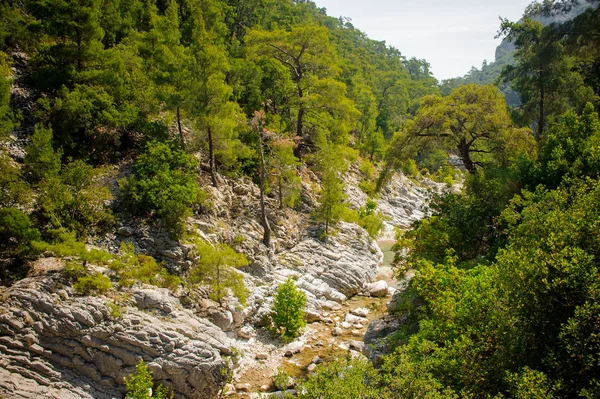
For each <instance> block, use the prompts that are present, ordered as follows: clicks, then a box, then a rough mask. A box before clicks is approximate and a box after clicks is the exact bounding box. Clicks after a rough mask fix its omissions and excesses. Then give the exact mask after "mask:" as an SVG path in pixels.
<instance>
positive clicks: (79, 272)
mask: <svg viewBox="0 0 600 399" xmlns="http://www.w3.org/2000/svg"><path fill="white" fill-rule="evenodd" d="M65 274H66V275H67V276H68V277H69V278H70V279H72V280H74V281H77V280H78V279H80V278H81V277H84V276H85V275H86V274H87V272H86V270H85V267H84V266H83V264H82V263H81V262H78V261H70V262H67V264H66V265H65Z"/></svg>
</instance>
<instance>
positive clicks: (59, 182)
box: [37, 160, 114, 237]
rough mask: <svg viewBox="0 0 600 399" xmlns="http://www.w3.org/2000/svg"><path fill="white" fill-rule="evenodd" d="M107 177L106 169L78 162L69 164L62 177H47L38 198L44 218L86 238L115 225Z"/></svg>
mask: <svg viewBox="0 0 600 399" xmlns="http://www.w3.org/2000/svg"><path fill="white" fill-rule="evenodd" d="M106 175H107V171H106V170H105V169H102V168H93V167H92V166H90V165H88V164H86V163H85V162H83V161H79V160H78V161H73V162H71V163H69V164H67V165H65V166H64V167H63V169H62V170H61V172H60V174H59V175H56V176H47V177H46V178H45V179H44V180H42V181H41V182H40V184H39V189H40V195H39V197H38V198H37V203H38V206H39V207H40V209H41V213H42V215H43V216H44V217H45V218H47V219H48V220H49V221H50V223H52V225H53V226H54V227H55V228H68V229H70V230H73V231H76V232H77V234H78V235H79V236H82V237H85V236H86V235H87V234H88V233H89V232H92V231H94V230H98V229H101V228H104V227H106V226H107V225H110V224H112V223H113V221H114V218H113V215H112V212H111V211H110V208H109V207H108V204H107V202H108V201H110V200H111V199H112V195H111V193H110V191H109V189H108V187H107V186H106V184H105V183H104V181H103V178H104V177H105V176H106Z"/></svg>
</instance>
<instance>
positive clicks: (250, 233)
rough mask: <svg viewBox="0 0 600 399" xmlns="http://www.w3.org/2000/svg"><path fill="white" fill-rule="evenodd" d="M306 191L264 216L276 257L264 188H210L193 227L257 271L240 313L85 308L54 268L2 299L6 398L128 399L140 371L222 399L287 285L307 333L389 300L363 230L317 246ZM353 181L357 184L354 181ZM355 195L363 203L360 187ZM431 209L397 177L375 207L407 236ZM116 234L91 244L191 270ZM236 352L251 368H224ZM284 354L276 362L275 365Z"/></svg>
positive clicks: (120, 298)
mask: <svg viewBox="0 0 600 399" xmlns="http://www.w3.org/2000/svg"><path fill="white" fill-rule="evenodd" d="M304 180H305V182H304V184H305V190H304V191H305V198H304V199H303V204H304V207H305V209H304V210H303V212H296V211H292V210H283V211H279V210H276V209H277V204H276V202H275V200H271V199H269V208H270V209H273V210H275V211H273V212H272V214H271V215H270V219H271V223H272V225H273V230H274V237H275V239H274V246H273V248H272V249H269V250H267V249H266V248H265V247H264V246H263V245H262V244H261V241H260V240H261V238H262V229H261V227H260V225H259V224H258V222H257V220H258V218H257V212H258V209H259V206H258V195H259V193H258V188H257V187H256V185H254V184H253V183H251V182H249V181H247V180H240V179H237V180H233V179H231V180H229V179H221V185H220V187H219V188H218V189H214V188H210V190H211V193H210V195H211V201H212V203H213V206H212V209H213V210H212V212H211V213H210V214H206V215H202V216H196V217H194V218H191V219H190V220H189V223H188V227H189V228H190V229H192V230H195V231H197V232H198V234H199V235H201V236H202V237H204V238H205V239H207V240H209V241H211V242H227V243H229V244H230V245H232V246H234V247H235V248H236V249H237V250H238V251H240V252H243V253H245V254H246V255H247V256H248V258H249V259H250V261H251V264H250V265H249V266H248V267H246V268H244V270H243V271H242V273H243V274H244V280H245V282H246V285H247V286H248V288H249V289H250V291H251V295H250V298H249V300H248V305H247V307H246V308H245V309H243V310H240V308H239V306H237V305H236V303H235V301H230V302H229V303H230V304H229V305H228V306H225V307H220V306H219V305H218V304H216V303H214V302H211V301H210V300H208V299H207V298H206V297H205V296H204V297H203V296H202V295H200V297H199V298H194V300H190V298H188V297H186V296H185V295H183V294H182V293H181V292H180V293H179V294H178V295H180V297H176V296H175V295H174V294H172V293H169V292H168V291H167V290H159V289H156V288H153V287H143V286H139V285H138V286H134V287H133V288H130V289H121V291H120V293H119V295H117V294H115V293H113V294H112V295H113V296H114V297H113V298H106V297H92V296H79V295H76V294H75V293H74V291H73V290H72V288H70V287H69V285H68V284H67V281H66V280H65V279H64V278H63V277H62V274H61V273H60V269H61V266H60V262H59V261H58V260H57V261H56V263H57V264H58V266H56V267H54V268H51V270H49V271H48V270H46V271H44V272H43V273H39V275H37V276H32V277H29V278H27V279H24V280H21V281H20V282H18V283H17V284H15V285H13V286H12V287H10V288H2V291H1V292H0V295H1V298H0V299H1V300H2V303H1V307H0V353H1V354H2V356H1V359H0V394H4V395H7V396H8V397H11V398H12V397H16V398H33V397H37V398H54V397H60V398H100V399H102V398H113V397H122V396H123V392H124V384H123V378H124V377H125V376H127V375H129V374H131V373H132V372H133V371H134V367H135V364H137V362H138V361H139V360H140V359H143V360H144V361H146V363H147V364H148V365H149V367H150V369H151V370H152V371H153V374H154V377H155V379H156V380H158V381H159V382H163V383H164V384H166V385H168V386H170V387H172V388H173V389H174V391H175V393H176V397H177V398H198V397H201V398H211V397H216V395H217V393H218V391H219V390H220V389H221V388H222V386H223V385H224V383H225V376H226V374H227V373H225V372H224V371H226V370H227V368H231V367H232V365H239V364H242V365H243V364H246V365H248V364H250V365H251V364H252V362H248V361H246V362H245V361H244V358H248V359H254V358H255V357H256V355H257V354H256V353H254V352H253V351H252V348H253V346H252V345H250V346H248V345H246V343H248V342H254V340H255V337H258V336H262V335H264V334H263V332H262V331H263V330H261V328H260V327H262V326H264V325H265V324H266V323H267V322H268V314H269V313H270V307H271V304H272V301H273V295H274V293H275V291H276V288H277V285H278V284H279V282H281V281H283V280H285V279H286V278H287V277H288V276H294V277H295V278H296V279H297V285H298V286H299V287H300V288H301V289H303V290H305V292H306V293H307V298H308V304H307V319H308V321H309V322H315V321H316V322H323V323H334V322H333V321H332V320H331V319H329V318H328V317H327V316H328V315H329V314H330V313H331V312H335V311H338V310H339V309H340V308H342V304H343V303H344V302H345V301H346V300H347V299H348V298H349V297H350V296H353V295H355V294H357V293H367V294H368V293H369V292H370V293H371V294H374V293H375V292H376V291H377V290H378V291H377V292H378V295H387V293H388V292H387V285H386V286H385V287H383V288H382V287H379V288H378V287H377V284H370V283H372V282H374V281H375V279H376V276H377V270H378V266H379V264H380V262H381V260H382V253H381V251H380V250H379V248H378V246H377V245H376V243H375V241H374V240H372V239H371V238H370V237H369V236H368V234H367V233H366V232H365V231H364V230H363V229H362V228H360V227H358V226H357V225H355V224H348V223H341V224H340V226H339V231H338V233H337V234H336V235H334V236H332V237H330V238H329V239H328V240H327V241H321V240H318V239H316V238H315V236H316V234H315V232H313V231H312V230H311V228H310V223H309V220H308V217H307V215H308V211H309V210H310V207H311V206H312V205H314V203H315V202H314V198H315V195H314V193H312V192H311V191H310V188H309V187H310V180H311V177H310V176H308V177H307V178H305V179H304ZM352 180H356V178H355V177H352V176H351V178H349V181H352ZM349 187H350V190H351V191H352V192H354V193H358V191H357V190H355V189H356V187H354V185H353V184H349ZM349 197H350V198H349V200H350V202H351V203H353V204H354V206H361V205H364V201H366V196H362V195H361V194H360V193H358V194H357V195H352V194H350V195H349ZM427 198H428V194H427V190H426V189H425V188H424V187H420V186H416V185H414V183H412V182H411V181H409V180H408V179H405V178H403V177H402V176H396V177H395V178H394V179H393V180H392V183H391V185H390V186H389V187H388V188H386V189H385V190H384V192H383V193H382V195H381V199H380V200H379V204H380V205H379V206H380V209H381V211H382V212H383V213H384V214H386V215H388V216H389V218H390V219H389V220H388V222H387V223H388V225H389V226H390V228H391V226H401V227H406V226H407V225H408V224H409V223H410V221H412V220H415V219H417V218H419V217H421V216H422V215H423V206H424V204H425V203H426V201H427ZM121 222H122V224H121V225H120V226H119V227H118V228H117V229H116V230H115V232H114V233H111V234H107V235H105V236H102V237H97V238H96V240H95V241H94V244H95V245H97V246H100V247H103V248H106V249H108V250H110V251H112V252H116V251H118V248H119V246H120V244H121V242H128V243H132V244H133V245H134V247H135V249H136V251H137V252H140V253H145V254H148V255H152V256H155V257H157V258H159V259H161V260H164V261H165V262H167V264H168V265H169V267H170V268H172V269H173V270H177V271H182V270H186V269H187V268H188V267H189V266H190V265H191V264H192V262H193V259H192V258H191V256H190V253H191V252H190V250H189V249H190V247H189V246H188V245H187V244H185V243H183V242H178V241H175V240H172V239H171V238H169V237H168V235H167V234H166V233H164V232H161V230H160V229H156V227H155V226H150V225H144V224H143V223H142V224H140V223H139V222H140V221H137V220H127V219H122V221H121ZM202 298H204V299H202ZM184 299H185V301H184ZM183 305H185V307H184V306H183ZM120 313H122V314H120ZM340 322H341V320H340ZM331 326H332V327H335V326H337V324H331ZM304 339H305V340H306V339H307V337H304ZM308 339H310V338H308ZM275 345H276V346H277V345H280V344H276V343H275ZM233 347H237V348H245V352H243V357H244V358H242V359H233V361H232V362H229V360H228V358H229V356H230V355H232V350H231V349H230V348H233ZM248 348H250V349H248ZM257 348H258V349H257V350H260V346H258V347H257ZM233 352H234V353H236V354H237V353H239V351H233ZM284 352H285V351H284V350H283V349H281V353H280V352H277V353H279V356H280V358H279V359H281V354H282V353H284ZM234 357H235V356H234ZM240 360H241V361H240ZM273 372H275V370H271V373H273Z"/></svg>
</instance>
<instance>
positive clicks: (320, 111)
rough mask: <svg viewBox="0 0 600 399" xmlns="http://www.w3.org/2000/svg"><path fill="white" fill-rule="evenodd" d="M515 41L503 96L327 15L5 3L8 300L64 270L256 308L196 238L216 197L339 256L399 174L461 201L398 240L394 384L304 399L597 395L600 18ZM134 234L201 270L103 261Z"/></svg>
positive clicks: (93, 279) (225, 6) (279, 7)
mask: <svg viewBox="0 0 600 399" xmlns="http://www.w3.org/2000/svg"><path fill="white" fill-rule="evenodd" d="M317 3H318V2H317ZM582 4H585V5H586V6H587V8H586V9H585V11H583V12H582V13H581V14H579V15H578V16H576V17H575V18H573V19H571V20H568V21H566V22H563V23H547V24H542V23H540V22H539V21H538V20H539V17H540V16H544V17H548V18H550V17H553V16H557V15H561V14H564V13H567V12H569V11H570V10H571V9H572V8H573V7H579V6H580V5H582ZM498 35H499V36H500V37H502V38H504V39H505V40H506V41H508V42H511V43H512V44H513V46H514V54H512V55H511V56H509V57H508V58H509V59H510V60H509V61H507V62H506V63H505V64H504V63H503V66H501V67H498V66H492V67H493V68H495V69H494V71H492V72H490V73H491V74H493V75H497V78H494V79H488V78H487V77H485V78H482V79H480V80H485V82H483V83H485V84H478V83H474V82H473V81H474V80H477V76H478V75H477V73H476V72H472V74H471V75H472V76H471V77H472V78H473V79H469V77H468V76H467V77H465V78H463V79H462V80H461V79H457V80H454V81H444V82H438V81H437V80H436V79H435V77H434V76H433V75H432V73H431V71H430V66H429V64H428V63H427V61H426V60H422V59H416V58H407V57H405V56H404V55H403V54H402V53H401V51H400V50H399V49H396V48H393V47H391V46H388V45H387V44H386V43H385V42H380V41H375V40H372V39H369V37H368V36H367V34H366V33H363V32H361V31H360V30H358V29H357V28H355V27H354V26H353V25H352V23H351V22H350V20H349V19H345V18H342V17H340V18H333V17H330V16H328V15H327V12H326V10H325V9H324V8H319V6H318V5H317V4H315V3H314V2H312V1H308V0H25V1H14V0H7V1H3V2H2V3H0V140H1V141H2V144H1V148H0V258H2V262H1V264H0V281H1V283H2V285H4V286H7V287H8V286H10V285H12V284H14V283H15V282H17V281H19V280H21V279H23V278H24V277H25V276H27V274H28V272H29V268H30V267H31V265H32V264H33V263H34V262H35V261H36V260H37V259H40V258H43V257H44V256H48V255H47V254H48V253H52V254H53V255H54V256H56V257H58V258H64V259H65V261H66V265H65V267H64V273H65V275H66V276H67V278H68V279H69V281H71V282H72V286H73V288H74V289H75V290H76V291H77V292H78V293H79V294H80V295H102V294H104V293H106V292H108V291H109V290H113V289H116V287H131V286H133V285H134V284H139V283H143V284H150V285H154V286H159V287H164V288H167V289H170V290H172V291H176V290H177V289H178V287H180V286H183V287H190V286H192V285H209V286H210V299H211V300H214V301H216V302H217V303H221V302H222V301H223V300H224V298H225V297H226V296H227V295H228V292H229V291H231V293H232V295H233V296H235V297H236V298H237V300H238V301H239V303H240V304H244V303H245V301H246V298H247V297H248V295H249V292H248V290H247V289H246V288H245V287H244V282H243V281H242V277H241V276H240V275H239V274H237V273H236V271H235V270H236V269H238V268H243V267H246V266H248V264H249V263H250V262H249V261H248V259H247V258H246V257H245V256H244V255H243V254H241V253H238V252H237V251H235V250H234V249H233V248H232V247H233V246H234V245H233V244H232V245H228V244H227V243H219V244H216V245H212V244H210V245H209V244H207V242H206V241H205V240H204V239H203V238H202V237H200V236H198V235H195V234H192V233H191V232H190V230H189V224H188V223H187V220H188V218H189V217H192V216H193V215H202V214H208V213H210V212H211V211H212V208H213V203H212V202H211V194H210V193H211V192H212V191H211V190H212V189H216V188H219V187H220V186H221V185H223V184H226V183H224V182H225V181H226V180H227V179H248V180H249V181H251V182H253V183H254V184H256V185H257V186H258V188H259V190H260V209H259V210H258V211H257V212H256V220H257V222H258V223H259V224H260V226H261V228H262V236H261V241H262V245H264V246H265V247H266V248H272V247H274V246H275V244H273V240H274V239H276V238H277V237H276V235H277V226H275V224H276V223H274V222H273V214H275V213H276V212H282V211H284V210H287V209H290V210H294V211H297V212H300V213H307V214H308V219H309V224H310V225H311V226H313V227H314V228H315V231H316V233H315V234H316V236H317V237H318V239H319V240H322V241H327V240H328V238H329V237H333V236H334V235H336V234H337V233H338V229H339V227H338V226H339V225H340V223H341V222H342V221H344V222H349V223H356V224H358V225H359V226H361V227H362V228H363V229H365V230H366V231H367V232H368V234H369V235H370V236H371V237H372V238H376V237H377V236H378V235H379V234H380V231H381V229H382V227H383V222H384V217H383V216H382V215H381V214H380V213H379V212H378V211H377V201H378V197H379V195H380V194H379V193H380V192H381V190H382V189H383V188H384V187H385V186H386V184H388V182H389V181H390V179H391V178H392V176H393V175H394V174H395V173H398V172H401V173H403V174H404V175H406V176H407V177H409V178H411V179H413V180H415V181H420V180H422V179H429V180H432V181H434V182H438V183H443V184H445V185H446V187H447V188H446V189H445V190H444V191H443V192H442V193H438V194H436V195H435V196H434V198H433V199H432V201H431V203H430V204H429V209H428V213H427V217H425V218H423V219H421V220H418V221H416V222H415V223H414V224H413V226H412V227H411V228H410V229H408V230H397V235H396V244H395V246H394V249H395V251H396V257H395V259H394V266H395V270H396V271H397V278H399V279H402V278H403V276H404V275H405V274H406V273H407V272H409V271H411V272H412V271H414V274H415V276H414V278H412V280H410V284H409V285H408V288H407V289H406V290H405V291H403V292H402V294H401V295H400V297H399V299H398V301H397V306H395V308H394V309H393V310H391V313H392V314H394V315H396V316H397V317H399V318H400V319H401V320H402V323H401V324H400V327H399V328H398V330H397V331H395V332H394V333H393V334H392V335H391V336H390V337H388V341H387V343H386V345H387V352H386V355H385V356H383V357H382V359H381V360H380V361H379V362H378V363H376V364H373V363H371V362H367V361H364V360H356V359H350V358H347V359H343V358H342V359H339V360H337V361H335V362H331V363H328V364H325V365H323V366H319V367H318V368H317V370H316V372H315V373H314V374H311V375H310V376H308V379H307V380H306V381H304V382H303V383H302V384H301V388H299V390H298V392H297V395H298V397H300V398H305V399H313V398H314V399H317V398H328V399H337V398H340V399H341V398H344V399H347V398H361V399H370V398H373V399H375V398H382V399H383V398H390V399H391V398H429V399H433V398H457V397H461V398H504V397H510V398H523V399H524V398H540V399H542V398H548V399H550V398H574V397H582V398H589V399H592V398H599V397H600V261H599V259H596V256H600V252H599V249H598V248H600V241H599V240H600V230H599V226H600V180H599V179H600V175H599V174H600V117H599V109H600V5H599V3H598V2H597V1H592V0H589V1H583V0H548V1H544V2H542V3H534V4H532V6H530V7H529V8H528V9H527V10H526V12H525V15H524V16H523V18H522V19H521V20H519V21H517V22H513V21H509V20H502V21H501V23H500V26H499V30H498ZM484 67H485V68H482V69H486V71H489V69H487V65H484ZM496 69H498V70H496ZM482 73H483V72H482ZM486 73H487V72H486ZM499 87H500V88H502V89H503V91H500V89H499ZM508 89H509V90H508ZM503 92H505V93H509V94H508V95H507V96H512V97H511V98H514V96H515V95H516V96H518V99H519V101H518V105H515V104H514V103H513V102H510V106H508V105H507V100H506V97H505V94H504V93H503ZM351 169H353V170H357V171H358V172H357V173H358V174H359V176H360V182H359V187H360V189H361V190H362V192H363V193H364V196H365V197H366V198H367V199H368V200H367V202H366V205H365V206H364V207H361V208H360V209H352V207H350V206H349V204H348V201H346V199H347V194H346V192H345V186H346V179H345V178H344V176H345V174H346V173H348V171H349V170H351ZM124 170H125V172H123V171H124ZM199 173H202V174H204V176H205V177H206V178H204V179H199V177H198V176H199ZM311 179H312V180H311ZM307 181H312V182H316V183H314V184H316V185H318V186H319V187H318V189H317V190H316V192H318V204H317V205H315V206H314V207H310V206H307V205H306V204H307V194H306V185H307V184H308V183H307ZM456 187H460V188H461V189H460V190H457V189H453V188H456ZM307 209H308V211H307ZM126 218H127V219H131V218H132V219H133V220H137V221H143V223H149V224H150V226H152V228H154V229H157V230H161V231H162V230H164V231H166V232H167V233H168V235H169V237H170V239H172V240H178V241H179V242H185V243H186V245H188V246H189V247H190V248H191V249H190V251H191V252H192V253H196V254H199V256H200V260H199V261H198V262H197V263H196V264H194V265H192V266H191V267H189V268H188V269H187V270H180V269H174V268H171V267H168V265H167V264H165V263H162V262H159V261H157V260H156V259H154V258H153V257H152V256H147V255H145V254H142V253H137V252H136V250H135V249H134V248H133V247H132V246H127V245H125V244H123V246H122V247H121V248H120V250H119V251H118V253H114V251H113V252H111V251H110V250H105V249H92V250H89V246H86V244H90V243H94V242H96V241H95V240H96V239H97V238H98V237H100V236H102V235H103V234H106V233H107V232H110V231H115V230H117V229H118V226H119V225H120V221H121V220H122V219H126ZM140 223H141V222H140ZM229 244H231V243H229ZM89 264H100V265H105V266H106V267H107V268H108V269H110V274H109V275H108V276H107V275H106V274H103V273H100V272H98V271H94V270H95V269H90V268H89V267H88V265H89ZM292 289H293V288H292ZM296 299H297V298H296ZM296 299H295V300H296ZM304 301H306V298H304ZM300 302H302V301H300ZM299 317H303V316H302V315H301V316H299ZM292 322H294V323H295V322H296V321H292ZM302 326H303V324H302V323H300V325H296V326H295V327H294V329H293V331H294V333H295V332H296V330H297V329H299V328H301V327H302ZM286 328H287V327H286ZM289 331H292V329H291V328H289V329H288V330H286V332H289ZM283 335H285V334H284V333H282V336H283ZM146 372H147V370H146ZM130 381H133V380H130ZM160 392H161V393H160V394H161V395H167V394H166V393H164V391H163V390H162V388H161V390H160ZM140 395H142V394H140ZM143 395H147V393H145V394H143ZM131 397H132V398H134V397H135V398H138V396H131ZM142 397H146V396H139V398H142ZM155 397H159V396H155ZM160 397H163V396H160ZM164 397H166V396H164Z"/></svg>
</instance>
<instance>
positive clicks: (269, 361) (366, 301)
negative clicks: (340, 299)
mask: <svg viewBox="0 0 600 399" xmlns="http://www.w3.org/2000/svg"><path fill="white" fill-rule="evenodd" d="M377 244H378V245H379V248H380V249H381V251H382V252H383V255H384V258H383V263H382V265H381V266H380V267H379V271H378V275H377V278H376V280H386V281H387V283H388V285H389V286H390V287H394V288H396V287H397V284H398V282H397V281H396V280H395V279H394V277H393V271H392V268H391V267H390V264H391V262H392V260H393V259H394V253H393V252H392V245H393V244H394V241H393V240H387V239H381V240H378V241H377ZM389 300H390V297H389V296H388V297H383V298H376V297H367V296H362V295H355V296H354V297H352V298H350V299H349V300H348V301H346V302H345V303H344V304H343V305H342V307H341V308H340V309H338V310H334V311H330V312H324V313H322V315H323V317H324V318H325V320H327V322H324V321H320V322H315V323H310V324H308V325H307V326H306V328H305V331H304V333H303V334H302V337H300V339H301V340H302V341H304V342H305V345H304V347H303V349H302V350H301V351H300V352H299V353H295V354H293V355H292V356H285V354H284V351H283V350H282V349H281V348H278V349H274V348H273V344H274V343H275V342H274V341H273V339H272V337H270V336H269V334H268V333H260V334H259V335H258V336H257V337H256V338H253V339H252V340H251V341H252V342H249V345H248V347H247V350H248V351H250V352H252V353H254V354H255V356H256V358H255V359H247V360H245V361H243V365H242V367H240V368H239V369H238V370H236V372H235V373H234V384H233V386H232V387H231V390H230V392H229V393H228V394H226V396H227V397H228V398H233V399H250V398H258V397H259V394H258V392H261V391H262V392H264V391H265V390H267V391H273V390H274V386H273V375H274V374H275V373H276V372H277V370H278V369H282V370H283V371H285V373H286V374H288V375H289V376H291V377H293V378H295V379H303V378H305V377H306V376H307V374H308V373H309V371H308V367H309V366H310V365H311V364H312V363H313V359H315V358H316V357H319V358H320V360H321V361H322V362H324V363H327V362H329V361H332V360H334V359H336V358H340V357H344V356H346V355H347V354H348V352H349V351H350V353H351V354H356V353H360V352H361V349H360V346H361V345H363V343H362V339H363V335H364V334H365V332H366V331H367V327H368V325H369V323H370V322H371V321H372V320H375V319H379V318H382V317H383V316H384V315H385V314H386V313H387V308H386V303H387V302H388V301H389ZM357 308H365V309H368V310H369V313H368V314H367V316H366V320H364V319H363V321H362V322H360V323H354V324H352V325H351V327H349V328H341V334H340V335H337V336H334V335H333V334H332V331H333V329H334V327H336V325H337V326H339V325H340V324H341V323H342V322H343V321H344V320H345V318H346V315H347V314H349V313H350V311H352V310H354V309H357ZM346 326H348V325H347V324H346ZM338 332H339V330H338ZM258 353H263V354H264V358H263V356H259V355H258ZM259 357H260V358H261V359H259ZM313 367H314V366H313ZM242 386H243V388H242ZM266 387H268V388H266ZM236 388H237V389H236ZM261 388H262V389H261ZM241 391H247V392H241ZM263 395H264V394H263Z"/></svg>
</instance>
